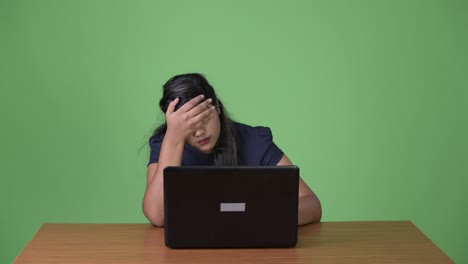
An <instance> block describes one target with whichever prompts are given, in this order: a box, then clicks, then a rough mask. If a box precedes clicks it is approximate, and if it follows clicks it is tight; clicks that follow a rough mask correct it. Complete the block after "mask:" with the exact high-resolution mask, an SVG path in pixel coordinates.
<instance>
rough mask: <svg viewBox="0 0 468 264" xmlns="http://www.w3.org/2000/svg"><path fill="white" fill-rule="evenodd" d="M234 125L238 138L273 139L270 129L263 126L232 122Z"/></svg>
mask: <svg viewBox="0 0 468 264" xmlns="http://www.w3.org/2000/svg"><path fill="white" fill-rule="evenodd" d="M234 126H235V127H236V133H237V134H236V135H237V137H238V138H239V139H258V138H265V139H270V140H272V139H273V135H272V133H271V129H270V128H269V127H264V126H255V127H254V126H249V125H246V124H242V123H234Z"/></svg>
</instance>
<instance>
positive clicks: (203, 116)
mask: <svg viewBox="0 0 468 264" xmlns="http://www.w3.org/2000/svg"><path fill="white" fill-rule="evenodd" d="M215 108H216V107H215V106H214V105H208V106H204V110H203V112H201V113H200V114H198V115H196V116H195V117H193V118H192V122H193V123H195V124H198V123H202V122H206V121H208V120H209V119H210V118H211V117H212V115H213V114H214V113H215V111H216V110H215Z"/></svg>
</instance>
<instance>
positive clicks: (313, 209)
mask: <svg viewBox="0 0 468 264" xmlns="http://www.w3.org/2000/svg"><path fill="white" fill-rule="evenodd" d="M277 165H278V166H284V165H292V163H291V161H290V160H289V159H288V157H286V155H283V157H282V158H281V160H280V161H279V162H278V164H277ZM321 218H322V206H321V204H320V200H319V199H318V197H317V195H315V193H314V192H313V191H312V190H311V189H310V188H309V186H307V184H306V183H305V182H304V181H303V180H302V179H300V178H299V208H298V218H297V224H298V225H304V224H308V223H317V222H320V219H321Z"/></svg>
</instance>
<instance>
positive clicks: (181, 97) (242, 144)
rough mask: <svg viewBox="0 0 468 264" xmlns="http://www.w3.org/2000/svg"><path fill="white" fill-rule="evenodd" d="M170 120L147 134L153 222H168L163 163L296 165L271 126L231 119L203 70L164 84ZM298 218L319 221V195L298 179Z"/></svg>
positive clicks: (148, 204) (148, 210)
mask: <svg viewBox="0 0 468 264" xmlns="http://www.w3.org/2000/svg"><path fill="white" fill-rule="evenodd" d="M159 106H160V108H161V110H162V111H163V112H164V113H165V114H166V122H165V123H164V124H163V125H161V126H160V127H158V128H157V129H156V130H155V131H154V134H153V136H152V137H151V138H150V140H149V144H150V147H151V154H150V161H149V164H148V168H147V186H146V191H145V195H144V198H143V211H144V213H145V216H146V217H147V218H148V220H149V221H150V222H151V223H152V224H153V225H155V226H159V227H162V226H163V225H164V200H163V197H164V195H163V169H164V168H165V167H167V166H181V165H182V166H184V165H192V166H193V165H216V166H223V165H231V166H235V165H251V166H262V165H263V166H273V165H278V166H280V165H292V163H291V161H290V160H289V159H288V157H286V155H285V154H284V153H283V152H282V151H281V149H279V148H278V147H277V146H276V145H275V143H273V138H272V134H271V131H270V129H269V128H267V127H251V126H248V125H244V124H240V123H236V122H234V121H232V120H231V119H230V118H229V117H228V115H227V113H226V111H225V109H224V106H223V104H222V103H221V101H220V100H219V98H218V97H217V96H216V94H215V91H214V89H213V87H212V86H211V85H210V84H209V83H208V81H207V80H206V79H205V78H204V77H203V76H202V75H200V74H197V73H192V74H182V75H177V76H174V77H172V78H171V79H169V80H168V81H167V82H166V84H165V85H164V86H163V97H162V98H161V100H160V101H159ZM298 209H299V210H298V224H299V225H302V224H307V223H313V222H319V221H320V219H321V216H322V208H321V205H320V201H319V199H318V198H317V196H316V195H315V194H314V192H312V190H311V189H310V188H309V187H308V186H307V185H306V183H305V182H304V181H302V179H300V181H299V208H298Z"/></svg>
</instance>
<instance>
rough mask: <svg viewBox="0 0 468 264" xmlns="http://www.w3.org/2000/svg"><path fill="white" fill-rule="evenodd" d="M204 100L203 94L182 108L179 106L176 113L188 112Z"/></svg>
mask: <svg viewBox="0 0 468 264" xmlns="http://www.w3.org/2000/svg"><path fill="white" fill-rule="evenodd" d="M203 98H205V96H204V95H203V94H200V95H199V96H196V97H194V98H192V99H191V100H190V101H188V102H187V103H185V104H184V105H183V106H181V107H180V108H179V109H178V110H177V111H181V112H183V113H184V112H189V111H190V110H191V109H192V108H194V107H196V106H197V105H198V104H200V102H201V101H202V100H203Z"/></svg>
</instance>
